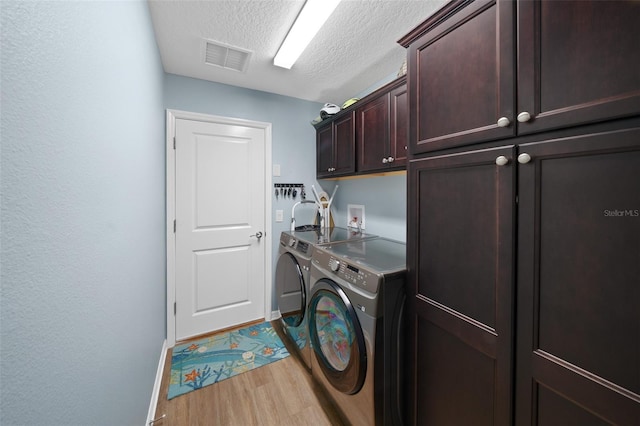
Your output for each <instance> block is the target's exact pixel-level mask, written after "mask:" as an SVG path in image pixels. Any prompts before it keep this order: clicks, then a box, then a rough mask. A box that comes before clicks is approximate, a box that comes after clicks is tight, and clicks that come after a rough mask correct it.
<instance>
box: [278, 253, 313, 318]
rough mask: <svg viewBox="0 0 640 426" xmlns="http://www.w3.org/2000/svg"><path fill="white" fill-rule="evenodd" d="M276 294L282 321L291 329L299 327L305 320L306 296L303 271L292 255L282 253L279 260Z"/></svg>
mask: <svg viewBox="0 0 640 426" xmlns="http://www.w3.org/2000/svg"><path fill="white" fill-rule="evenodd" d="M276 293H277V295H278V309H280V314H281V315H282V320H283V321H284V322H285V324H286V325H288V326H289V327H297V326H299V325H300V324H301V323H302V319H303V318H304V309H305V305H306V294H305V288H304V277H303V276H302V270H301V269H300V265H299V264H298V261H297V260H296V258H295V257H294V256H293V255H292V254H291V253H282V255H281V256H280V257H279V258H278V264H277V265H276Z"/></svg>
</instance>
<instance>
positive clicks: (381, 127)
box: [356, 93, 390, 172]
mask: <svg viewBox="0 0 640 426" xmlns="http://www.w3.org/2000/svg"><path fill="white" fill-rule="evenodd" d="M356 114H357V118H356V121H357V123H358V132H357V147H358V156H357V157H358V171H359V172H364V171H369V170H378V169H381V168H382V167H384V166H385V164H386V163H387V158H388V157H389V155H390V153H389V94H388V93H387V94H384V95H383V96H380V97H379V98H377V99H374V100H373V101H371V102H367V103H366V104H365V105H361V106H359V107H358V109H356ZM383 159H384V163H383Z"/></svg>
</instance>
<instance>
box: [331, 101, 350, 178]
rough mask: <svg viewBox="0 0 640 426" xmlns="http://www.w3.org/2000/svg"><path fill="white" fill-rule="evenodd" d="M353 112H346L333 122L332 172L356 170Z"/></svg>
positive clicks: (343, 172) (340, 172) (339, 172)
mask: <svg viewBox="0 0 640 426" xmlns="http://www.w3.org/2000/svg"><path fill="white" fill-rule="evenodd" d="M355 121H356V120H355V114H354V113H353V112H352V113H351V114H347V115H345V116H344V117H340V118H338V119H336V120H335V121H334V122H333V127H334V149H333V159H334V163H333V164H334V166H333V167H334V174H346V173H354V172H355V171H356V162H355V155H356V142H355V140H356V124H355Z"/></svg>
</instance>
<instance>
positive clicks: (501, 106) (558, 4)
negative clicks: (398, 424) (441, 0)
mask: <svg viewBox="0 0 640 426" xmlns="http://www.w3.org/2000/svg"><path fill="white" fill-rule="evenodd" d="M637 40H640V3H639V2H637V1H570V0H567V1H540V0H527V1H519V2H515V1H514V2H512V1H502V0H497V1H492V0H477V1H472V0H455V1H452V2H450V3H449V4H447V5H446V6H445V7H444V8H442V9H441V10H440V11H439V12H437V13H436V14H434V15H433V16H432V17H430V18H429V19H427V20H426V21H425V22H424V23H423V24H422V25H420V26H419V27H417V28H416V29H415V30H413V31H412V32H411V33H410V34H408V35H407V36H406V37H404V38H403V39H402V40H400V43H401V44H403V45H404V46H406V47H408V77H407V78H408V80H407V81H408V88H409V92H408V95H409V102H408V107H409V138H408V140H409V153H408V160H409V162H408V166H407V170H408V172H407V178H408V182H407V188H408V196H407V201H408V206H407V214H408V222H407V235H408V237H407V269H408V283H407V289H408V311H407V312H408V325H409V327H408V331H409V339H408V352H409V360H408V365H409V366H410V374H409V377H410V379H409V386H408V393H409V398H408V399H409V405H410V407H409V410H408V416H407V419H408V423H409V424H413V425H423V424H433V425H458V424H460V425H462V424H464V425H466V424H473V425H512V424H515V425H569V424H572V425H601V424H602V425H605V424H615V425H636V426H637V425H640V56H639V55H638V53H637ZM516 70H517V72H516ZM525 113H526V114H525Z"/></svg>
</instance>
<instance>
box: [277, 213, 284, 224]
mask: <svg viewBox="0 0 640 426" xmlns="http://www.w3.org/2000/svg"><path fill="white" fill-rule="evenodd" d="M283 213H284V211H283V210H276V222H282V221H283V220H284V218H283V216H284V215H283Z"/></svg>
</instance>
